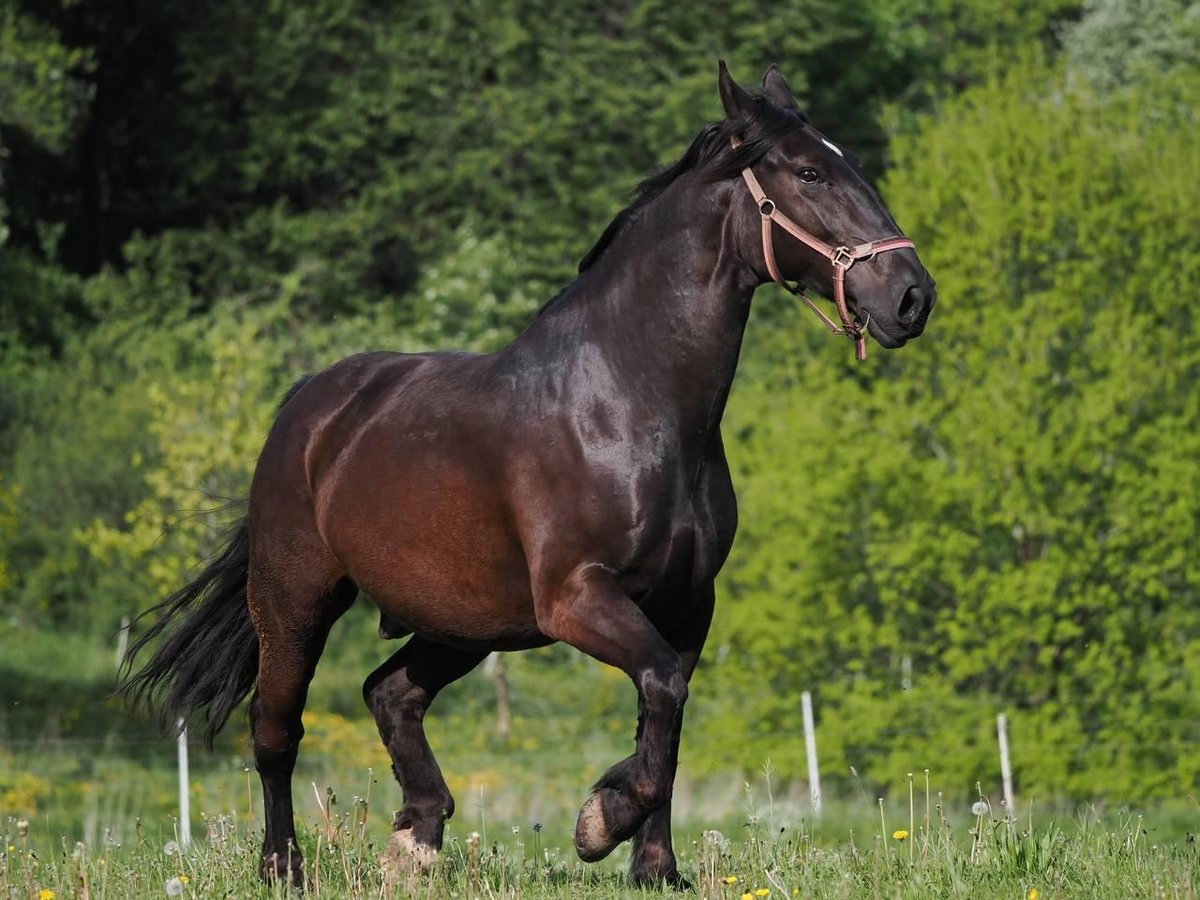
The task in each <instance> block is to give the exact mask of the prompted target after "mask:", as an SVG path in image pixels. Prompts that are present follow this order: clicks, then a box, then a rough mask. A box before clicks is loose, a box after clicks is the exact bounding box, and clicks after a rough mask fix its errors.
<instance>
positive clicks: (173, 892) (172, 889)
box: [163, 878, 183, 897]
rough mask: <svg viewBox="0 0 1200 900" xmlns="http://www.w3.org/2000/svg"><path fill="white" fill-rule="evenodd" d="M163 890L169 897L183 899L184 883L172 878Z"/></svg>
mask: <svg viewBox="0 0 1200 900" xmlns="http://www.w3.org/2000/svg"><path fill="white" fill-rule="evenodd" d="M163 890H165V891H166V892H167V896H168V897H182V896H183V881H182V880H181V879H179V878H172V879H171V880H170V881H168V882H167V883H166V884H164V885H163Z"/></svg>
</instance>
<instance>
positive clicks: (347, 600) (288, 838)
mask: <svg viewBox="0 0 1200 900" xmlns="http://www.w3.org/2000/svg"><path fill="white" fill-rule="evenodd" d="M255 549H257V548H252V551H251V553H252V555H251V567H250V581H249V585H248V588H247V599H248V601H249V604H250V614H251V617H252V619H253V621H254V628H255V631H257V633H258V647H259V649H258V686H257V688H256V690H255V692H254V697H253V699H252V700H251V702H250V727H251V730H252V731H253V733H254V764H255V767H256V768H257V769H258V774H259V777H260V778H261V779H262V787H263V811H264V817H265V820H266V835H265V837H264V839H263V850H262V870H261V871H262V876H263V878H264V879H266V880H268V881H271V880H276V879H278V880H280V881H283V882H285V883H291V884H295V885H297V886H302V885H303V882H304V868H303V865H304V860H303V857H302V856H301V853H300V849H299V847H298V846H297V844H296V831H295V821H294V818H293V813H292V771H293V769H294V768H295V766H296V753H297V751H298V749H299V746H300V738H301V737H303V736H304V726H303V725H302V724H301V721H300V716H301V713H302V712H303V711H304V702H305V700H306V699H307V697H308V685H309V682H310V681H311V680H312V676H313V672H314V671H315V670H316V667H317V660H318V659H320V657H321V651H322V650H324V649H325V639H326V638H327V637H328V636H329V629H330V628H332V627H333V623H334V622H335V621H337V619H338V617H339V616H341V614H342V613H344V612H345V611H346V610H347V609H349V607H350V605H351V604H352V603H353V602H354V597H355V594H356V592H357V589H356V588H355V586H354V584H353V583H352V582H350V581H348V580H340V581H339V580H337V576H336V574H335V573H336V569H334V568H333V565H332V560H331V559H330V558H329V555H328V551H327V550H326V551H324V552H321V550H319V549H317V548H309V549H308V551H307V552H296V551H297V548H296V547H294V546H293V547H291V548H290V550H291V551H292V552H288V554H287V559H286V560H284V559H280V558H278V557H272V558H269V559H264V558H263V557H264V555H265V554H264V553H263V552H261V551H260V552H259V553H258V554H257V556H256V555H255V553H254V551H255Z"/></svg>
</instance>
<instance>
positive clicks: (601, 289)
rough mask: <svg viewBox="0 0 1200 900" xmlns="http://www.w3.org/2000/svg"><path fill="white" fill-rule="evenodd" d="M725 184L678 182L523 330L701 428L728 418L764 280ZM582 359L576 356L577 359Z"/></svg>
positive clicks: (667, 414) (569, 361)
mask: <svg viewBox="0 0 1200 900" xmlns="http://www.w3.org/2000/svg"><path fill="white" fill-rule="evenodd" d="M720 191H721V187H720V186H717V185H697V184H691V185H686V184H685V185H672V186H671V187H670V188H668V189H667V190H666V191H665V192H664V193H663V194H662V195H661V196H659V197H658V198H656V199H655V200H654V201H652V202H651V203H650V204H649V205H647V207H646V208H645V209H643V210H641V211H640V213H639V214H638V215H637V216H636V217H635V218H634V220H633V221H631V222H629V223H628V224H626V225H625V226H624V228H622V230H621V232H620V233H619V234H618V235H617V236H616V237H615V238H614V240H613V242H612V244H611V245H610V246H609V247H608V248H607V249H606V250H605V252H604V254H603V255H602V256H601V257H600V259H598V260H597V261H596V262H595V263H594V264H593V265H592V267H591V268H589V269H588V270H587V271H586V272H585V273H584V274H583V275H581V276H580V278H579V279H578V280H577V281H576V282H575V283H574V284H573V285H572V286H571V287H570V288H568V290H567V291H566V292H564V295H563V296H562V297H561V298H560V299H559V300H558V301H556V302H555V306H554V307H553V308H552V309H551V310H548V311H547V313H546V314H545V315H543V316H541V317H540V318H539V319H538V320H537V322H535V323H534V325H533V326H531V328H530V329H529V331H527V332H526V334H525V335H523V336H522V339H521V340H528V341H531V342H533V343H536V344H540V345H542V346H543V347H554V348H556V350H557V352H559V353H562V354H563V356H564V357H565V358H564V359H563V360H562V363H563V364H564V365H566V366H567V368H568V369H569V370H570V369H575V370H577V371H579V370H581V371H579V375H580V376H582V377H589V376H590V375H593V374H594V373H593V372H589V371H588V366H589V365H593V366H594V365H599V366H600V367H602V368H603V371H604V377H605V378H608V379H611V380H612V381H614V382H616V383H618V384H623V385H624V386H625V387H626V388H627V389H628V390H629V391H630V392H631V393H633V394H635V395H636V396H637V397H638V401H639V403H650V404H661V405H662V406H663V407H664V408H663V413H664V420H666V419H668V418H669V419H674V420H676V421H678V422H679V424H680V426H681V428H682V429H683V430H685V431H687V432H689V433H690V434H694V435H697V436H699V435H700V434H701V433H706V432H709V431H711V430H712V429H713V428H715V427H716V426H717V424H719V422H720V418H721V415H722V413H723V411H724V408H725V400H726V397H727V395H728V393H729V388H730V385H731V384H732V382H733V377H734V374H735V371H736V369H737V361H738V354H739V352H740V350H741V343H742V335H743V332H744V330H745V327H746V320H747V317H748V315H749V311H750V297H751V295H752V294H753V292H754V287H755V286H756V284H757V281H756V279H755V278H754V276H753V274H752V273H750V272H749V271H748V270H746V269H744V267H741V266H740V265H738V264H737V262H736V259H737V254H736V253H735V252H734V247H733V243H734V240H735V238H734V235H733V234H731V233H729V232H731V230H732V229H731V226H730V224H729V222H728V221H727V220H728V218H729V217H730V216H731V213H730V204H729V203H728V202H724V201H726V200H728V198H714V196H713V195H714V192H720ZM573 363H574V364H578V365H573Z"/></svg>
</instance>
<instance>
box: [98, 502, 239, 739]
mask: <svg viewBox="0 0 1200 900" xmlns="http://www.w3.org/2000/svg"><path fill="white" fill-rule="evenodd" d="M249 563H250V535H249V528H248V526H247V523H246V520H245V519H242V521H240V522H239V523H238V524H237V525H236V526H235V528H234V532H233V536H232V537H231V538H230V540H229V543H228V544H226V545H225V548H224V549H223V550H222V551H221V553H220V554H219V555H218V556H216V557H214V558H213V559H212V560H210V561H209V563H208V565H206V566H205V567H204V571H202V572H201V573H200V574H199V576H197V577H196V579H195V580H194V581H192V582H191V583H190V584H188V585H187V586H186V587H184V588H183V589H182V590H180V591H179V592H178V593H175V594H172V595H171V596H170V597H168V598H167V599H166V600H164V601H163V602H162V603H160V604H158V605H157V606H155V607H153V608H152V609H150V610H148V611H147V612H146V613H143V615H149V614H151V613H156V612H157V613H159V617H158V621H156V622H155V623H154V624H153V625H151V626H150V628H149V629H148V630H147V631H146V633H145V634H143V635H142V636H141V637H139V638H138V639H137V640H136V641H135V642H134V643H133V646H131V647H130V648H129V652H128V653H127V654H126V655H125V660H124V662H123V664H122V671H121V675H122V678H121V684H120V687H119V688H118V690H119V691H120V692H121V693H123V694H125V695H126V696H127V697H128V698H130V699H131V700H132V701H133V703H134V704H135V705H136V704H139V703H143V702H144V703H146V704H147V705H148V706H150V707H153V708H157V710H158V716H159V723H160V725H161V727H162V729H163V731H164V732H165V731H167V730H168V729H170V728H172V727H173V726H174V724H175V722H176V720H177V719H178V718H180V717H182V718H183V719H185V720H190V719H191V718H192V717H193V715H195V714H196V713H198V712H200V711H202V710H203V711H204V740H205V743H207V744H208V745H209V746H210V747H211V746H212V743H213V738H215V737H216V734H217V732H218V731H220V730H221V727H222V726H223V725H224V724H225V722H226V720H227V719H228V718H229V714H230V713H231V712H233V710H234V707H236V706H237V705H238V704H239V703H240V702H241V701H242V699H243V698H245V696H246V695H247V694H248V693H250V689H251V688H253V687H254V681H255V679H256V677H257V676H258V636H257V635H256V634H255V633H254V626H253V624H252V623H251V621H250V610H249V608H248V607H247V605H246V578H247V573H248V571H249ZM184 613H186V614H187V615H186V617H184V618H182V619H180V617H181V615H183V614H184ZM177 620H178V621H177ZM163 635H165V636H166V637H165V639H164V640H163V642H162V643H161V644H160V645H159V647H158V649H157V650H156V651H155V652H154V656H152V657H151V658H150V661H149V662H148V663H146V665H145V666H144V667H142V668H141V669H139V670H138V671H137V672H134V671H133V660H134V657H135V656H136V655H137V654H138V653H139V652H140V651H141V650H142V649H143V648H145V647H146V646H147V645H148V644H150V643H151V642H153V641H155V640H157V639H158V638H159V637H160V636H163Z"/></svg>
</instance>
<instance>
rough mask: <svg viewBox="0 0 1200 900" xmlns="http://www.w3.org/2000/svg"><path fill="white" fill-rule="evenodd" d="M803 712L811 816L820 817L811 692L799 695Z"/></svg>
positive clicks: (819, 791)
mask: <svg viewBox="0 0 1200 900" xmlns="http://www.w3.org/2000/svg"><path fill="white" fill-rule="evenodd" d="M800 707H801V710H802V711H803V714H804V749H805V751H807V753H808V789H809V791H810V792H811V794H812V805H813V818H815V819H819V818H821V773H820V771H818V769H817V729H816V726H815V725H814V724H813V710H812V694H810V693H809V692H808V691H805V692H804V693H803V694H801V695H800Z"/></svg>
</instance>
